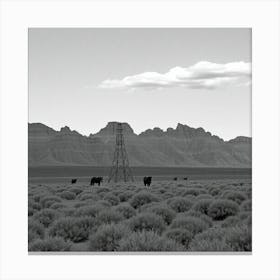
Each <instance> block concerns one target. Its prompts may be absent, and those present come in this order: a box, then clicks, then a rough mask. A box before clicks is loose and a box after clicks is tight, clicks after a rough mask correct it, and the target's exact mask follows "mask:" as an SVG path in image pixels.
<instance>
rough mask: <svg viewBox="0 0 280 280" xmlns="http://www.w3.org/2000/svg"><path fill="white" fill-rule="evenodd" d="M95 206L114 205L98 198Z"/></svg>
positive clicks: (105, 206) (108, 206)
mask: <svg viewBox="0 0 280 280" xmlns="http://www.w3.org/2000/svg"><path fill="white" fill-rule="evenodd" d="M94 205H95V206H99V207H103V208H110V207H111V206H112V205H111V203H110V202H109V201H106V200H103V199H101V200H98V201H96V202H95V203H94Z"/></svg>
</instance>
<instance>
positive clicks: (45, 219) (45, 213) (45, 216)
mask: <svg viewBox="0 0 280 280" xmlns="http://www.w3.org/2000/svg"><path fill="white" fill-rule="evenodd" d="M58 216H59V214H58V212H57V211H55V210H53V209H42V210H40V211H39V212H37V213H35V214H34V215H33V219H34V220H36V221H38V222H39V223H41V224H43V225H44V226H45V227H48V226H49V225H50V224H51V223H52V222H53V221H54V220H55V219H57V218H58Z"/></svg>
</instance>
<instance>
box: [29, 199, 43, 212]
mask: <svg viewBox="0 0 280 280" xmlns="http://www.w3.org/2000/svg"><path fill="white" fill-rule="evenodd" d="M28 207H32V208H33V209H34V210H36V211H39V210H41V208H42V207H41V204H40V203H38V202H35V201H32V200H31V201H28Z"/></svg>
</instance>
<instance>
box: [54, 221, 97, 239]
mask: <svg viewBox="0 0 280 280" xmlns="http://www.w3.org/2000/svg"><path fill="white" fill-rule="evenodd" d="M94 226H95V220H94V218H91V217H81V218H76V217H75V218H73V217H66V218H61V219H59V220H56V221H55V222H54V223H53V225H52V226H51V227H50V229H49V236H51V237H62V238H63V239H65V240H71V241H73V242H81V241H84V240H87V239H88V236H89V233H90V231H91V229H92V228H93V227H94Z"/></svg>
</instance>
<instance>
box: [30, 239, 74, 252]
mask: <svg viewBox="0 0 280 280" xmlns="http://www.w3.org/2000/svg"><path fill="white" fill-rule="evenodd" d="M71 244H72V243H71V242H69V241H65V240H63V239H62V238H58V237H55V238H47V239H44V240H35V241H34V242H32V243H31V244H30V245H29V246H28V250H29V251H38V252H44V251H52V252H59V251H69V250H70V247H71Z"/></svg>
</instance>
